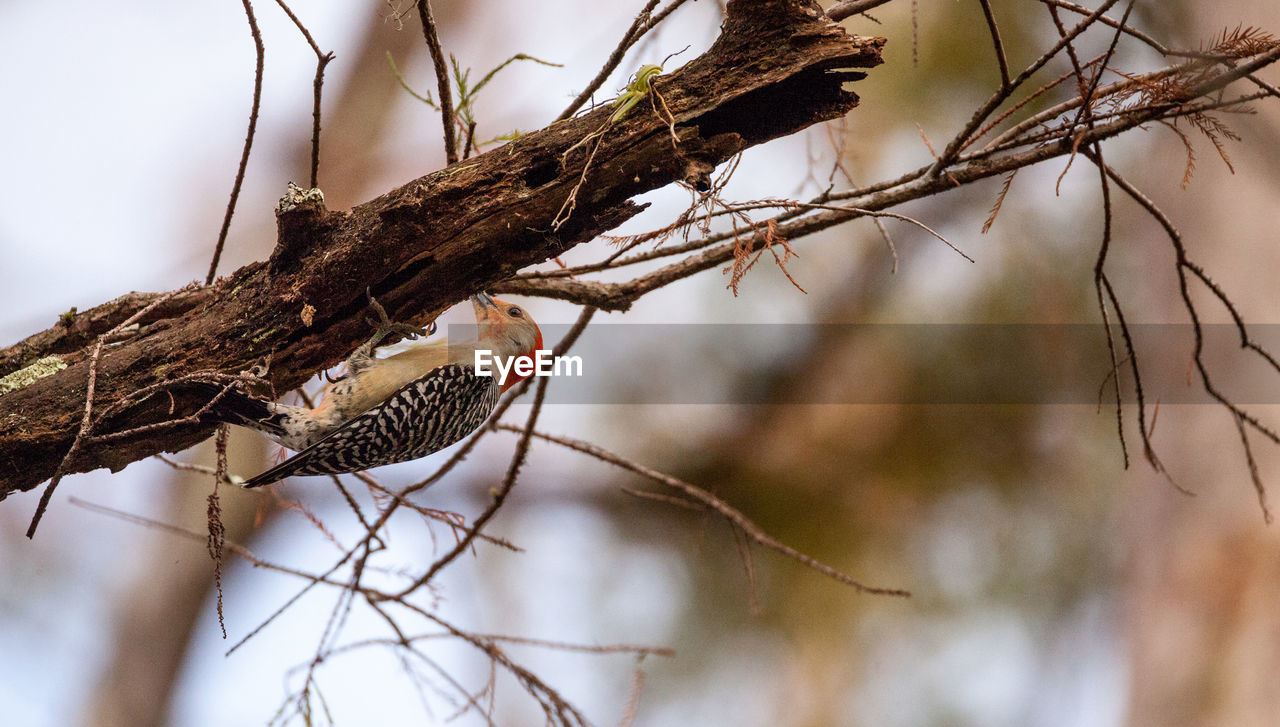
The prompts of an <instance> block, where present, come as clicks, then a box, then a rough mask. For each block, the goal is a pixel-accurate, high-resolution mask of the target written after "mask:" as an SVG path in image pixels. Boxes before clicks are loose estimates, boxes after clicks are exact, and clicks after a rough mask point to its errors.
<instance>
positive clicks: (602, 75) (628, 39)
mask: <svg viewBox="0 0 1280 727" xmlns="http://www.w3.org/2000/svg"><path fill="white" fill-rule="evenodd" d="M658 2H659V0H645V4H644V8H643V9H642V10H641V11H640V14H639V15H637V16H636V19H635V20H633V21H631V27H629V28H627V32H626V33H623V35H622V40H621V41H619V42H618V46H617V47H616V48H614V49H613V52H612V53H610V54H609V58H608V60H606V61H605V62H604V67H603V68H601V69H600V72H599V73H597V74H596V77H595V78H593V79H591V82H590V83H588V84H587V87H586V88H584V89H582V92H581V93H579V94H578V95H577V97H576V98H574V99H573V101H571V102H570V103H569V105H568V106H567V107H565V110H564V111H561V112H560V115H559V116H557V117H556V119H555V120H556V121H564V120H565V119H567V118H569V117H570V116H573V115H574V114H575V113H577V111H578V109H580V108H582V105H583V104H585V103H586V102H587V101H588V100H589V99H590V98H591V95H592V94H594V93H595V92H596V91H598V90H600V87H601V86H603V85H604V82H605V81H607V80H609V75H610V74H612V73H613V71H614V70H615V69H616V68H617V67H618V64H619V63H622V57H623V56H624V55H626V53H627V49H629V48H630V47H631V46H633V45H635V43H636V41H638V40H640V38H641V37H642V36H643V35H644V32H643V30H642V28H643V27H644V26H645V25H646V23H648V21H649V13H651V12H652V11H653V9H654V8H655V7H657V5H658ZM553 123H554V122H553Z"/></svg>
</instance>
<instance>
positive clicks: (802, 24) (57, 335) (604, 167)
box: [0, 0, 884, 499]
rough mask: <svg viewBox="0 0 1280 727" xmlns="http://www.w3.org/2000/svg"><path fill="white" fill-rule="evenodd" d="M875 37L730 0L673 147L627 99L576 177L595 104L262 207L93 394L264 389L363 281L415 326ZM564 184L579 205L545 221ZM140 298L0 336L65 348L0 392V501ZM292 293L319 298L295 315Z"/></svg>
mask: <svg viewBox="0 0 1280 727" xmlns="http://www.w3.org/2000/svg"><path fill="white" fill-rule="evenodd" d="M883 43H884V40H883V39H880V38H859V37H854V36H849V35H847V34H846V33H845V32H844V31H843V30H842V29H840V28H839V27H838V26H836V25H835V24H834V23H832V22H831V21H830V20H829V19H828V18H827V17H826V16H825V15H823V13H822V11H821V9H820V8H819V7H818V6H817V5H816V4H814V3H812V2H809V1H807V0H737V1H736V2H731V3H729V6H728V16H727V18H726V21H725V23H724V26H723V28H722V31H721V35H720V37H719V38H718V39H717V41H716V42H715V44H714V45H713V46H712V47H711V48H710V49H709V50H708V51H707V52H706V53H705V54H703V55H702V56H700V57H698V58H696V59H694V60H693V61H691V62H690V63H689V64H687V65H686V66H684V67H682V68H680V69H679V70H676V71H674V72H672V73H670V74H668V75H665V76H662V77H660V78H659V79H658V81H657V84H656V87H657V88H658V89H659V90H660V92H661V94H662V96H663V98H664V100H665V102H666V106H667V107H668V108H669V109H670V111H671V113H672V115H673V116H674V119H675V132H676V135H677V137H678V138H679V144H678V145H675V144H673V141H672V138H671V132H670V130H669V129H668V124H667V122H665V121H663V120H662V119H661V118H660V117H659V116H658V115H657V114H655V113H653V112H652V110H651V109H650V108H649V106H648V103H647V101H645V102H642V103H641V104H638V105H637V106H636V108H635V109H633V110H632V112H631V113H630V114H628V115H627V116H626V117H625V118H624V119H622V120H621V121H619V122H617V123H613V124H609V125H608V126H607V128H606V129H605V130H604V133H603V135H602V136H601V137H600V138H599V145H598V148H597V150H596V151H595V154H594V156H593V158H592V161H591V163H590V167H589V169H588V170H587V172H586V174H585V178H584V174H583V169H584V163H585V162H586V158H587V154H586V153H585V146H584V145H580V144H579V142H581V141H582V140H583V139H584V138H585V137H587V136H588V135H589V134H591V133H592V132H595V131H597V130H598V129H600V128H601V127H602V126H604V125H605V122H606V120H607V119H608V117H609V115H610V114H611V113H612V109H611V108H608V107H605V108H601V109H597V110H595V111H593V112H591V113H587V114H584V115H582V116H580V117H578V118H574V119H570V120H567V121H563V122H559V123H556V124H553V125H552V126H550V127H548V128H546V129H543V130H540V131H537V132H533V133H529V134H526V135H524V136H522V137H520V138H519V139H516V140H515V141H513V142H511V143H509V144H507V145H505V146H503V147H501V148H498V149H495V150H493V151H491V152H488V153H486V154H483V155H481V156H479V157H476V158H473V159H469V160H465V161H462V162H459V163H457V164H454V165H452V166H450V167H448V168H446V169H443V170H440V171H438V172H435V173H432V174H429V175H427V176H424V177H421V178H419V179H417V180H414V181H413V182H410V183H409V184H406V185H404V186H402V187H400V188H398V189H395V190H392V191H391V192H389V193H387V194H385V195H383V196H381V197H378V198H377V199H374V200H372V201H370V202H366V203H364V204H361V205H358V206H357V207H355V208H354V209H352V210H350V211H349V212H341V211H333V210H328V209H326V208H325V207H324V205H323V203H318V204H317V203H307V202H303V203H300V204H296V205H293V206H292V207H285V208H283V209H278V210H277V219H278V240H277V245H276V248H275V250H274V252H273V253H272V255H271V257H270V259H269V260H267V261H265V262H259V263H253V264H250V265H246V266H245V267H243V268H240V269H239V270H237V271H235V272H234V273H232V274H231V275H229V276H227V277H225V278H222V279H220V280H218V281H217V282H215V283H214V285H213V286H211V287H210V288H203V289H199V290H196V291H192V292H186V293H181V294H179V295H178V296H176V297H175V298H173V299H172V300H170V301H169V302H167V303H166V304H165V305H164V306H162V307H161V308H159V309H157V310H156V311H154V312H153V313H152V314H151V315H150V317H149V319H147V320H146V321H144V322H143V325H142V326H141V327H140V328H139V329H137V331H136V332H133V333H132V334H131V336H130V337H128V338H125V339H123V340H119V341H117V342H115V343H114V344H113V345H112V346H110V347H108V348H107V349H105V350H104V353H103V356H102V358H101V360H100V361H99V365H98V378H97V389H96V395H95V401H94V406H95V408H96V409H98V410H101V409H103V408H104V407H105V406H107V405H109V404H111V403H112V402H115V401H117V400H119V399H120V398H121V397H122V396H124V395H127V394H128V393H130V392H133V391H136V390H138V389H141V388H143V387H147V386H150V385H154V384H159V383H163V382H165V381H168V380H171V379H173V378H174V377H176V376H180V375H184V374H189V373H192V372H196V371H220V372H224V373H236V372H239V371H242V370H245V369H247V368H249V367H251V366H252V365H254V364H255V363H260V362H263V361H269V369H268V374H267V378H268V379H269V380H270V382H271V384H272V385H273V386H274V387H275V388H276V389H277V390H280V391H283V390H287V389H290V388H293V387H296V386H298V385H300V384H301V383H303V382H304V381H306V380H307V379H308V378H310V377H311V376H312V375H314V374H315V372H317V371H319V370H322V369H324V368H327V367H329V366H332V365H334V364H336V363H337V362H339V361H341V360H342V358H343V357H344V356H345V355H346V354H347V353H348V352H349V351H351V350H352V349H353V348H355V347H356V346H357V345H359V343H360V342H362V341H363V340H364V339H365V338H367V337H368V335H369V334H370V332H371V330H370V326H369V323H368V322H367V321H366V319H365V312H366V311H365V306H366V304H365V289H366V288H368V289H370V290H371V291H372V293H373V294H374V295H375V296H376V297H377V298H378V300H379V301H380V302H381V303H382V304H383V305H384V306H385V307H386V309H387V311H388V312H389V313H390V314H391V316H392V318H394V319H396V320H402V321H405V320H407V321H413V322H417V323H422V322H424V321H426V320H428V319H429V318H431V317H434V315H436V314H438V313H439V312H440V311H442V310H444V309H445V308H447V307H448V306H450V305H452V304H454V303H456V302H457V301H459V300H462V299H463V298H465V297H466V296H467V295H469V294H471V293H474V292H476V291H479V290H482V289H485V288H486V287H488V286H490V285H492V284H494V283H496V282H498V281H501V280H503V279H504V278H507V277H509V276H510V275H512V274H513V273H514V272H516V271H517V270H519V269H520V268H522V267H525V266H527V265H531V264H535V263H538V262H542V261H544V260H547V259H549V258H551V257H554V256H556V255H559V254H561V253H562V252H564V251H565V250H567V249H568V248H570V247H573V246H574V245H576V244H578V243H581V242H585V241H587V240H590V239H592V238H593V237H595V236H596V235H598V234H599V233H601V232H603V231H606V230H608V229H611V228H613V227H615V226H617V225H618V224H620V223H622V222H623V221H625V220H627V219H629V218H630V217H632V216H633V215H635V214H636V213H638V212H639V211H640V209H641V207H640V206H638V205H636V204H634V203H633V202H631V201H630V198H631V197H633V196H635V195H637V194H640V193H642V192H645V191H648V190H651V189H655V188H657V187H661V186H663V185H666V184H669V183H671V182H674V181H677V180H685V181H688V182H690V183H692V184H695V185H699V184H703V183H705V181H706V178H707V175H708V174H709V172H710V170H712V169H713V168H714V167H715V165H717V164H719V163H720V162H722V161H724V160H726V159H728V158H729V157H731V156H732V155H734V154H736V153H737V152H739V151H741V150H743V149H745V148H747V147H750V146H753V145H756V144H760V143H762V142H765V141H768V140H769V139H773V138H776V137H780V136H785V135H788V134H792V133H795V132H796V131H799V130H801V129H803V128H805V127H807V126H809V125H812V124H814V123H818V122H821V121H825V120H828V119H833V118H837V117H839V116H842V115H844V114H845V113H847V112H848V111H849V110H850V109H852V108H853V107H854V106H855V105H856V104H857V101H858V98H857V96H856V95H855V94H853V93H851V92H849V91H846V90H844V89H843V88H842V84H843V83H844V82H846V81H850V80H857V79H859V78H861V77H862V74H861V73H857V72H853V71H847V70H843V69H850V68H868V67H871V66H874V65H877V64H878V63H879V62H880V47H881V46H882V45H883ZM575 145H576V148H575ZM580 180H582V181H583V184H582V186H581V189H580V190H579V192H578V195H577V205H576V209H575V210H574V212H573V214H572V215H571V216H570V218H569V219H568V221H567V222H566V223H565V224H563V225H562V226H561V227H560V228H559V229H552V221H553V220H554V219H555V218H556V215H557V213H558V212H559V211H560V210H561V206H562V204H563V203H564V202H565V200H566V199H567V198H568V196H569V194H570V192H571V190H573V188H574V187H575V185H577V184H578V183H579V181H580ZM152 299H154V298H153V297H151V296H147V295H144V294H131V295H130V296H125V297H123V298H120V299H117V300H115V301H112V302H111V303H108V304H106V305H104V306H101V307H99V308H95V309H93V310H91V311H88V312H86V313H83V314H79V315H77V316H74V317H71V316H68V317H67V319H66V320H64V321H63V322H61V323H60V324H59V325H58V326H55V327H54V328H52V329H50V330H49V331H45V332H43V333H39V334H36V335H34V336H32V337H30V338H28V339H26V340H25V341H23V342H21V343H19V344H17V345H16V346H12V347H9V348H7V349H2V350H0V364H2V365H3V366H4V368H3V369H0V373H7V372H8V371H10V370H13V369H16V368H19V367H21V366H23V365H26V364H27V363H29V362H31V361H34V360H36V359H37V358H39V357H41V356H45V355H48V354H50V353H59V354H62V358H63V360H64V361H65V362H66V363H67V364H68V367H67V368H66V369H64V370H62V371H59V372H58V373H55V374H53V375H50V376H47V377H45V378H42V379H39V380H38V381H36V382H34V383H32V384H29V385H27V386H25V387H23V388H21V389H19V390H17V391H14V392H12V393H9V394H6V395H4V396H3V398H0V499H3V498H4V497H6V496H8V495H9V494H11V493H12V492H15V491H22V490H29V489H31V488H33V487H35V486H36V485H37V484H39V483H40V482H41V481H43V480H45V479H47V478H49V477H50V476H52V475H53V474H54V472H55V471H56V470H57V468H58V466H59V463H60V462H61V460H62V459H63V457H64V455H65V453H66V452H67V451H68V449H69V448H70V446H71V443H72V441H73V440H74V438H75V434H76V431H77V429H78V427H79V422H80V419H81V417H82V415H83V412H84V405H85V402H84V396H85V391H86V381H87V375H88V365H89V355H90V351H91V350H92V346H89V347H87V348H86V344H87V343H89V341H90V340H91V339H92V337H93V334H95V333H97V332H100V331H103V330H107V329H109V328H110V327H111V326H112V325H114V324H115V323H118V322H120V321H122V320H124V319H126V318H127V317H128V316H129V315H130V314H132V313H133V312H136V311H137V310H139V309H140V308H141V307H142V306H144V305H145V304H146V302H148V301H149V300H152ZM304 306H314V308H315V309H316V310H315V313H314V317H313V318H312V319H311V320H309V323H310V325H308V324H307V322H304V320H303V318H304V316H303V309H304ZM82 321H83V322H82ZM59 329H65V330H59ZM174 397H175V398H173V399H172V400H171V399H170V397H169V396H153V397H151V398H150V399H148V400H146V401H143V402H141V403H139V404H137V405H135V406H134V407H133V408H131V409H129V410H126V411H125V412H123V413H121V414H119V415H117V416H114V417H112V419H111V420H109V421H95V423H94V434H95V435H101V434H105V433H109V432H117V431H124V430H128V429H131V428H134V427H137V426H139V425H143V424H148V423H152V422H156V421H164V420H167V419H170V418H173V417H175V416H181V415H183V414H184V413H189V412H190V411H192V410H193V409H194V408H195V407H196V406H197V405H198V404H199V402H197V401H195V400H192V399H190V398H189V397H186V396H184V395H182V394H181V393H177V392H175V394H174ZM210 432H211V428H210V427H208V426H201V425H183V426H178V427H169V428H163V429H152V430H148V431H147V432H145V433H141V434H137V435H131V436H129V437H127V438H124V439H121V440H116V441H112V442H110V443H109V444H102V445H99V444H95V443H93V442H91V441H88V442H86V443H85V444H84V445H83V446H82V447H81V448H80V450H79V451H78V452H77V455H76V456H75V457H74V458H73V460H72V461H70V462H68V463H67V470H68V471H69V472H84V471H88V470H91V469H95V468H98V467H109V468H111V469H112V470H119V469H121V468H123V467H124V466H126V465H128V464H129V463H131V462H134V461H137V460H139V459H142V458H144V457H148V456H151V455H153V454H156V453H158V452H163V451H177V450H181V449H185V448H187V447H189V446H191V445H192V444H194V443H196V442H198V441H199V440H201V439H203V438H204V437H206V436H208V434H209V433H210Z"/></svg>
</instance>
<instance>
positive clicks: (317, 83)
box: [276, 0, 334, 189]
mask: <svg viewBox="0 0 1280 727" xmlns="http://www.w3.org/2000/svg"><path fill="white" fill-rule="evenodd" d="M276 4H278V5H279V6H280V9H281V10H283V11H284V13H285V15H288V16H289V19H290V20H292V21H293V24H294V25H296V26H297V27H298V31H299V32H301V33H302V37H303V38H305V39H306V41H307V45H309V46H311V50H312V52H314V53H315V54H316V75H315V78H314V79H313V80H312V81H311V95H312V106H311V187H312V189H314V188H316V187H319V186H320V179H319V175H320V94H321V89H322V88H323V87H324V69H325V66H328V65H329V62H330V61H332V60H333V58H334V56H333V53H325V52H324V51H322V50H320V46H319V45H317V44H316V40H315V38H313V37H311V31H309V30H307V26H305V25H303V24H302V21H301V20H299V19H298V16H297V15H294V13H293V11H292V10H290V9H289V6H288V5H286V4H285V3H284V0H276Z"/></svg>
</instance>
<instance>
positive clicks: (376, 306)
mask: <svg viewBox="0 0 1280 727" xmlns="http://www.w3.org/2000/svg"><path fill="white" fill-rule="evenodd" d="M364 294H365V295H366V296H367V297H368V298H369V307H370V308H372V309H373V312H374V313H376V314H378V320H377V321H376V322H375V321H372V320H370V321H369V324H370V325H374V326H377V329H378V332H377V334H376V335H377V338H378V340H381V339H383V338H386V337H387V336H388V335H390V334H392V333H394V334H397V335H399V336H400V337H402V338H407V339H409V340H410V341H412V340H416V339H417V338H419V337H421V336H428V335H431V334H432V333H435V322H434V321H432V323H431V326H430V327H429V328H428V329H427V330H426V331H424V330H422V329H421V328H418V327H417V326H414V325H410V324H408V323H397V322H395V321H393V320H391V318H390V317H389V316H388V315H387V309H386V308H383V307H382V304H381V303H379V302H378V299H377V298H374V297H373V292H372V291H370V290H369V289H368V288H365V289H364Z"/></svg>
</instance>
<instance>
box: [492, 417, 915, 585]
mask: <svg viewBox="0 0 1280 727" xmlns="http://www.w3.org/2000/svg"><path fill="white" fill-rule="evenodd" d="M498 428H499V429H502V430H504V431H508V432H517V433H522V432H523V430H521V429H518V428H516V427H513V426H511V425H509V424H500V425H499V427H498ZM533 436H535V437H537V438H538V439H542V440H545V441H547V442H552V443H554V444H558V445H560V446H562V447H566V448H568V449H572V450H574V451H576V452H581V453H582V454H585V455H588V456H590V457H594V458H596V459H598V460H600V461H602V462H606V463H608V464H611V465H614V466H615V467H620V468H622V469H624V470H628V471H630V472H634V473H636V474H638V475H640V476H641V477H644V478H646V479H650V480H653V481H654V482H657V483H659V484H662V485H665V486H667V487H670V488H672V489H674V490H678V491H680V492H683V493H684V494H685V495H687V496H689V497H691V498H693V499H694V500H697V501H698V502H701V503H702V504H704V505H706V506H707V507H710V508H711V509H712V510H715V511H716V512H717V513H719V514H720V515H721V516H722V517H724V518H725V519H726V520H728V521H729V522H730V523H732V524H733V525H735V526H737V527H738V528H740V529H741V530H742V532H744V533H746V535H747V536H748V537H750V538H751V539H752V540H754V541H755V542H757V543H759V544H760V545H763V546H764V547H766V548H769V549H771V550H774V551H777V552H778V553H781V554H782V555H785V556H786V557H788V558H790V559H792V560H795V561H797V562H799V563H801V564H802V565H805V566H808V567H809V568H812V569H813V570H816V571H818V572H819V573H821V574H823V575H825V576H827V577H828V578H832V579H834V580H837V581H839V582H841V583H843V584H845V585H847V586H852V587H853V588H854V589H855V590H858V591H860V592H862V593H872V594H876V595H881V596H910V595H911V594H910V592H908V591H904V590H901V589H896V588H878V587H874V586H867V585H864V584H862V583H859V582H858V581H855V580H854V579H853V578H850V577H849V576H847V575H845V574H844V573H841V572H840V571H838V570H836V569H835V568H832V567H831V566H829V565H826V564H824V563H822V562H820V561H818V560H816V559H814V558H812V557H810V556H808V555H805V554H804V553H801V552H800V551H798V550H796V549H794V548H792V547H791V546H789V545H784V544H783V543H781V542H779V541H777V540H775V539H774V538H773V537H772V536H770V535H769V534H767V533H765V532H764V531H763V530H761V529H760V527H759V526H757V525H756V524H755V523H754V522H752V521H751V520H750V519H749V518H747V516H746V515H743V514H742V513H741V512H738V511H737V510H736V509H734V508H733V507H732V506H730V505H729V504H728V503H726V502H725V501H724V500H721V499H720V498H718V497H716V496H715V495H712V494H711V493H710V492H707V491H706V490H704V489H702V488H701V487H698V486H697V485H692V484H689V483H688V482H685V481H684V480H680V479H677V478H675V477H672V476H671V475H668V474H664V473H662V472H658V471H656V470H653V469H650V468H648V467H646V466H644V465H642V464H640V463H638V462H634V461H632V460H629V459H625V458H623V457H621V456H619V455H616V454H614V453H612V452H609V451H606V450H604V449H602V448H600V447H597V446H596V445H594V444H591V443H590V442H584V441H581V440H578V439H571V438H569V437H561V436H557V435H554V434H546V433H544V432H538V431H534V432H533Z"/></svg>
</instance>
